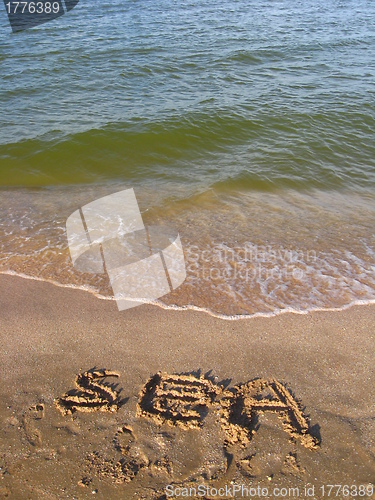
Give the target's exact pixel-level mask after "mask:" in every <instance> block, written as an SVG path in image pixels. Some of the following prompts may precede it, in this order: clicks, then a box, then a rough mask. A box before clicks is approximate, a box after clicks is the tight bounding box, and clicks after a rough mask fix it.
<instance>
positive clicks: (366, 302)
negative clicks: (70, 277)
mask: <svg viewBox="0 0 375 500" xmlns="http://www.w3.org/2000/svg"><path fill="white" fill-rule="evenodd" d="M1 274H4V275H9V276H16V277H19V278H22V279H28V280H31V281H40V282H45V283H50V284H52V285H54V286H57V287H59V288H68V289H73V290H80V291H83V292H87V293H90V294H91V295H94V296H95V297H96V298H98V299H100V300H110V301H114V300H115V297H113V296H112V297H107V296H104V295H101V294H100V293H97V292H96V291H95V290H93V289H92V288H91V287H90V286H84V285H72V284H62V283H58V282H57V281H54V280H51V279H44V278H38V277H33V276H28V275H26V274H24V273H17V272H14V271H0V275H1ZM139 301H140V302H142V300H139ZM144 304H145V305H151V306H155V307H159V308H161V309H164V310H166V311H195V312H202V313H204V314H208V315H209V316H212V317H214V318H218V319H222V320H225V321H238V320H250V319H254V318H272V317H275V316H280V315H282V314H297V315H307V314H310V313H313V312H319V311H320V312H340V311H346V310H348V309H351V308H352V307H355V306H368V305H373V304H375V299H369V300H354V301H352V302H350V303H349V304H345V305H343V306H340V307H311V308H307V309H303V310H300V309H294V308H292V307H288V308H285V309H277V310H275V311H269V312H255V313H252V314H229V315H227V314H221V313H218V312H215V311H213V310H212V309H209V308H206V307H199V306H196V305H193V304H187V305H184V306H177V305H167V304H163V303H162V302H160V301H146V300H145V301H144Z"/></svg>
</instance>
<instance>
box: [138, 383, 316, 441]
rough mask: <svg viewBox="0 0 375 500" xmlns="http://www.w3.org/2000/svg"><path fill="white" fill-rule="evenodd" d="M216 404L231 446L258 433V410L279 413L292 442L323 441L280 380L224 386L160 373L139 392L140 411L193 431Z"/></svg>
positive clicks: (158, 421)
mask: <svg viewBox="0 0 375 500" xmlns="http://www.w3.org/2000/svg"><path fill="white" fill-rule="evenodd" d="M214 406H215V407H217V408H218V409H219V411H220V424H221V428H222V430H223V431H224V434H225V439H226V444H227V445H233V444H237V443H238V444H240V445H241V446H246V445H247V444H248V443H249V442H250V440H251V437H252V435H253V434H255V432H256V431H255V427H256V425H255V424H256V414H257V413H258V412H266V411H271V412H275V413H277V414H278V416H279V417H280V419H281V421H282V424H283V427H284V430H285V431H286V432H287V433H288V434H289V436H290V437H291V438H292V439H293V440H295V439H299V440H300V442H301V443H302V445H303V446H305V447H306V448H310V449H313V448H316V447H317V446H318V445H319V443H318V440H317V438H315V437H314V436H313V435H312V434H311V428H310V426H309V420H308V418H307V417H306V416H305V415H304V413H303V411H302V408H301V405H300V403H299V402H298V401H297V400H296V399H295V398H294V397H293V396H292V394H291V393H290V392H289V390H288V389H287V388H286V387H285V386H284V385H283V384H281V383H280V382H278V381H277V380H265V379H255V380H252V381H250V382H247V383H246V384H242V385H239V386H236V387H233V388H232V389H229V390H224V389H223V388H222V387H220V386H217V385H215V384H213V383H212V382H211V381H209V380H207V379H205V378H203V377H201V378H197V377H194V376H193V375H170V374H167V373H157V374H156V375H154V376H153V377H151V378H150V379H149V380H148V381H147V383H146V385H145V386H144V388H143V389H142V390H141V392H140V393H139V400H138V405H137V415H138V416H140V417H146V418H150V419H152V420H154V421H155V422H156V423H157V424H162V423H164V422H165V423H168V424H169V425H177V426H179V427H181V428H184V429H192V428H199V427H201V426H202V424H203V420H204V418H205V416H206V415H207V413H208V410H209V409H210V408H211V407H214Z"/></svg>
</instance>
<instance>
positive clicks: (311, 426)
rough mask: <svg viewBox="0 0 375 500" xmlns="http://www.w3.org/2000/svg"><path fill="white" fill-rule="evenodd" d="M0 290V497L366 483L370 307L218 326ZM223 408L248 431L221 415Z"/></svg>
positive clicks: (151, 495)
mask: <svg viewBox="0 0 375 500" xmlns="http://www.w3.org/2000/svg"><path fill="white" fill-rule="evenodd" d="M0 286H1V290H2V292H3V293H2V294H1V297H0V310H1V322H0V335H1V350H0V356H1V359H0V367H1V380H2V384H1V391H0V401H1V404H0V415H1V422H2V430H1V441H0V478H1V479H0V497H1V498H3V497H4V498H6V497H7V498H17V499H24V498H25V499H29V498H32V499H34V498H35V499H39V498H51V499H52V498H53V499H54V498H56V499H57V498H76V499H81V498H82V499H84V498H92V496H93V494H94V495H96V498H113V499H117V498H122V499H124V498H145V499H157V498H160V499H161V498H165V497H164V496H163V495H165V494H166V487H167V485H172V486H171V488H172V487H173V488H177V489H175V490H174V491H176V492H177V496H178V495H180V496H181V494H182V492H183V490H182V489H180V490H178V488H183V487H191V486H192V485H193V486H195V487H197V486H198V485H206V486H210V487H212V488H219V487H220V486H225V485H233V484H235V485H245V486H247V487H249V486H250V485H251V486H252V487H258V486H261V487H263V488H268V489H269V491H270V492H271V489H272V488H274V487H280V488H282V487H285V488H290V487H298V488H300V491H301V492H302V491H303V488H304V487H305V485H309V487H312V486H314V488H315V490H314V497H315V498H321V497H323V494H322V489H321V486H322V485H327V484H342V485H344V484H346V485H349V486H351V485H357V486H358V487H359V486H360V485H365V486H366V487H368V485H370V484H373V483H374V481H375V460H374V456H375V409H374V399H375V389H374V387H375V373H374V369H373V367H374V365H375V351H374V335H375V314H374V311H375V308H374V306H356V307H352V308H350V309H348V310H345V311H340V312H314V313H309V314H306V315H296V314H289V313H288V314H283V315H279V316H275V317H271V318H253V319H247V320H239V321H224V320H221V319H217V318H214V317H211V316H209V315H207V314H204V313H201V312H194V311H171V310H163V309H160V308H158V307H156V306H149V305H145V306H141V307H138V308H135V309H132V310H130V311H125V312H122V313H120V312H118V310H117V308H116V304H115V302H113V301H110V300H100V299H98V298H96V297H95V296H93V295H91V294H89V293H86V292H84V291H81V290H73V289H67V288H62V287H57V286H54V285H52V284H49V283H45V282H38V281H34V280H27V279H21V278H19V277H14V276H6V275H3V276H1V277H0ZM90 370H91V372H89V373H91V374H94V375H91V379H92V380H91V379H90V380H91V382H90V380H88V379H87V376H88V375H87V374H86V379H85V378H84V377H85V376H84V375H82V374H84V373H85V372H87V371H90ZM95 370H96V371H97V372H96V375H95ZM100 370H112V371H115V372H116V377H114V376H111V374H110V373H109V375H108V376H107V377H104V375H105V374H106V373H105V372H103V371H100ZM159 372H161V375H159V378H157V377H156V378H155V377H154V376H155V375H156V374H158V373H159ZM79 374H81V375H82V376H81V379H76V377H77V376H78V375H79ZM172 375H174V376H175V378H173V376H172ZM95 377H97V378H95ZM152 377H154V378H152ZM255 379H259V380H260V382H259V381H258V382H251V383H250V384H248V385H247V386H246V390H245V389H244V387H245V385H243V384H245V383H247V382H249V381H254V380H255ZM147 382H149V384H148V388H147V387H145V384H146V383H147ZM257 383H258V385H259V383H260V385H259V387H260V389H259V391H258V392H257V393H256V394H255V392H256V387H255V386H256V384H257ZM276 383H277V384H279V385H278V386H276V385H272V384H276ZM90 384H91V385H90ZM152 384H154V386H152ZM163 384H164V390H165V391H166V392H165V394H164V393H163V394H161V393H160V391H159V393H158V387H159V389H160V388H163V387H162V386H163ZM241 384H242V385H241ZM156 386H158V387H156ZM182 386H183V389H181V387H182ZM236 387H237V388H236ZM277 387H279V389H278V388H277ZM282 388H284V389H282ZM74 389H75V391H74ZM142 390H143V397H144V399H143V402H142ZM85 391H86V392H85ZM147 391H148V393H149V394H148V396H147V394H146V393H147ZM150 391H151V392H150ZM178 391H182V392H181V394H182V393H183V396H181V398H180V400H179V399H178V398H179V396H178ZM184 391H185V392H184ZM236 391H237V392H236ZM241 391H242V392H241ZM246 391H248V392H247V393H246ZM249 391H250V392H249ZM251 391H253V393H252V394H250V393H251ZM254 391H255V392H254ZM278 391H279V392H280V391H285V394H286V395H287V397H286V399H285V398H284V396H282V397H279V396H277V394H279V392H278ZM94 393H95V394H94ZM151 393H152V394H151ZM240 393H241V394H240ZM69 394H70V396H69ZM72 394H73V399H72ZM74 394H76V396H74ZM93 394H94V396H95V397H96V400H95V401H99V402H98V404H97V405H96V406H95V402H94V399H95V397H94V396H93ZM145 394H146V396H147V397H148V400H147V397H146V396H145ZM158 394H159V396H158ZM197 394H198V396H196V395H197ZM228 394H229V396H228ZM236 394H237V397H238V398H241V397H242V399H237V403H235V404H242V405H243V410H244V412H245V413H246V412H247V413H246V415H247V417H249V415H250V414H251V416H252V417H251V418H252V419H253V420H252V422H250V421H249V418H250V417H249V418H248V420H246V419H245V420H244V419H242V420H241V419H239V420H238V418H237V417H238V415H237V417H236V415H235V412H232V414H229V413H230V411H229V410H230V408H232V407H231V406H230V405H231V404H233V398H234V397H235V395H236ZM275 394H276V396H275ZM283 394H284V393H283ZM77 395H78V396H77ZM74 397H76V398H78V399H74ZM80 397H81V399H79V398H80ZM85 397H86V400H88V401H89V402H90V401H91V402H90V404H88V403H87V402H86V403H85ZM157 397H159V403H160V402H161V403H162V404H164V407H163V405H162V404H161V406H160V405H159V410H157V411H156V410H155V408H156V406H155V405H156V403H157V401H156V399H155V398H157ZM194 397H197V398H198V399H199V398H200V401H198V403H199V404H198V406H199V405H200V406H199V407H200V409H201V410H202V411H201V410H200V411H199V412H196V413H195V417H192V416H191V415H192V413H190V414H189V411H191V408H193V406H194V404H195V403H194V401H195V400H194ZM228 397H229V399H228ZM59 398H60V399H59ZM64 398H65V399H64ZM69 398H70V399H69ZM106 398H107V399H106ZM152 398H154V399H152ZM163 398H164V399H163ZM184 398H185V399H184ZM189 398H190V399H189ZM231 398H232V399H231ZM275 398H276V399H275ZM103 400H104V403H103ZM276 400H277V401H276ZM58 401H60V408H59V407H58ZM74 401H75V403H74ZM100 401H101V403H100ZM223 401H224V403H223ZM225 401H227V402H228V401H230V404H229V406H228V405H227V407H225V404H226V403H225ZM241 401H242V403H241ZM257 401H258V402H259V401H260V402H261V403H262V404H263V406H262V405H261V404H260V403H259V404H260V406H259V405H258V406H256V405H257V404H258V403H257ZM275 401H276V403H275ZM195 402H197V401H195ZM271 403H272V404H271ZM64 404H65V406H64ZM294 404H295V408H294V409H293V408H292V406H293V405H294ZM147 405H148V406H147ZM152 405H154V406H152ZM165 405H167V406H168V405H170V408H169V407H168V408H166V407H165ZM173 405H177V406H176V409H177V411H176V412H175V413H173V411H170V410H171V407H172V406H173ZM178 405H180V407H179V406H178ZM181 405H182V407H184V410H183V411H185V410H186V411H187V413H186V415H185V417H186V418H185V417H184V419H183V418H182V417H181ZM189 405H190V406H189ZM246 405H247V406H246ZM251 405H253V409H251ZM254 405H255V406H254ZM264 405H265V406H264ZM267 405H268V406H267ZM277 405H279V408H278V407H277ZM283 405H284V406H283ZM285 405H286V406H285ZM288 405H289V406H288ZM287 406H288V407H287ZM64 408H65V411H64ZM179 408H180V409H179ZM223 408H227V410H228V408H229V410H228V411H227V410H225V411H227V413H225V411H223ZM246 408H247V409H246ZM163 411H166V412H165V413H163ZM153 412H154V413H153ZM228 412H229V413H228ZM244 412H243V414H245V413H244ZM293 412H294V413H293ZM296 412H297V413H298V415H300V417H298V415H297V413H296ZM173 415H174V416H173ZM288 415H289V416H288ZM293 415H294V416H295V415H297V417H298V418H301V419H304V420H303V422H304V423H302V424H301V423H300V424H298V425H299V426H298V425H297V423H296V422H297V420H298V418H297V417H296V418H297V420H293V419H294V416H293ZM289 417H290V418H289ZM236 418H237V420H236ZM288 418H289V424H290V425H289V427H288V422H286V421H285V419H288ZM225 419H226V420H225ZM224 420H225V422H226V423H224V425H223V421H224ZM230 425H232V427H231V429H232V430H231V431H228V428H229V427H228V426H230ZM246 425H248V428H246ZM293 426H294V427H293ZM304 426H305V427H304ZM292 427H293V428H292ZM228 432H229V433H228ZM306 436H307V437H309V439H310V438H311V439H310V445H311V443H312V444H313V446H310V445H306V439H305V438H306ZM311 440H312V441H311ZM168 491H172V490H168ZM368 491H370V490H368ZM213 492H214V493H215V491H214V490H213ZM208 493H209V492H208ZM177 496H176V497H177ZM211 496H212V495H211ZM300 496H302V493H300ZM326 496H327V494H326ZM233 497H234V498H241V494H240V493H238V494H237V493H236V495H235V496H233V495H232V498H233ZM310 497H311V496H310ZM201 498H210V497H209V496H208V495H206V496H201ZM228 498H230V496H229V497H228Z"/></svg>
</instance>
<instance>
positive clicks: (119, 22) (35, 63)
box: [0, 0, 375, 315]
mask: <svg viewBox="0 0 375 500" xmlns="http://www.w3.org/2000/svg"><path fill="white" fill-rule="evenodd" d="M7 22H8V21H7V16H6V13H5V9H3V8H2V7H1V10H0V81H1V86H0V187H1V191H0V271H1V272H14V273H17V274H22V275H25V276H28V277H32V278H39V279H49V280H52V281H54V282H56V283H59V284H62V285H72V284H74V285H76V286H83V287H88V288H90V289H92V290H94V291H95V292H96V293H100V294H103V295H106V294H107V295H108V294H110V290H109V288H108V283H107V282H106V280H105V277H103V276H82V275H79V274H78V273H77V272H76V271H74V270H73V269H72V266H71V262H70V259H69V252H68V249H67V242H66V233H65V220H66V218H67V217H68V216H69V215H70V213H72V212H73V211H74V210H76V209H77V207H78V206H80V205H82V204H84V203H87V202H89V201H92V200H93V199H96V198H98V197H99V196H101V195H104V194H109V193H111V192H115V191H119V190H121V189H124V188H129V187H133V188H134V189H135V190H136V193H137V196H138V198H139V201H140V205H141V206H142V210H143V212H144V216H145V217H146V218H147V217H149V219H150V222H152V223H154V222H157V223H159V224H164V223H165V224H169V225H173V226H174V227H175V228H176V229H178V230H179V231H180V233H181V236H182V239H183V243H184V248H185V251H186V256H187V258H190V261H191V262H190V268H189V269H190V272H189V273H188V279H187V282H186V283H185V285H183V287H181V290H180V291H179V292H178V293H177V294H176V295H173V296H169V297H168V299H166V303H168V304H169V305H178V306H196V307H202V308H206V309H209V310H210V311H213V312H215V313H220V314H226V315H231V314H250V315H251V314H255V313H270V312H275V311H276V312H278V311H282V310H287V309H293V310H298V311H305V310H309V309H311V308H326V307H344V306H346V305H348V304H351V303H353V302H356V301H369V300H375V276H374V274H375V236H374V235H375V194H374V188H375V159H374V158H375V5H374V2H373V1H372V0H356V1H354V0H345V1H344V0H332V1H331V2H323V1H321V0H315V1H312V0H307V1H291V0H280V1H277V2H276V1H265V0H261V1H255V0H249V1H244V0H232V1H225V2H224V1H213V0H203V1H200V2H197V1H192V0H189V1H187V2H173V1H171V0H161V1H160V2H150V1H138V0H131V1H121V2H120V1H119V0H114V1H113V2H107V1H104V2H97V1H92V2H90V3H88V2H84V1H83V0H81V1H80V3H79V4H78V6H77V7H76V8H75V9H73V10H72V11H71V12H69V13H68V14H66V15H64V16H62V17H61V18H59V19H57V20H55V21H53V22H49V23H46V24H44V25H41V26H40V27H38V28H34V29H31V30H27V31H24V32H20V33H17V34H12V33H11V30H10V27H9V26H8V24H7ZM247 247H249V248H250V247H251V248H253V250H254V249H256V251H257V255H260V254H261V253H262V252H263V254H264V252H266V254H264V255H266V257H264V258H263V260H261V259H259V258H258V257H256V258H255V257H254V255H255V254H254V253H253V254H252V257H251V258H250V261H251V262H250V263H249V262H247V261H246V258H245V260H244V258H243V255H244V254H243V252H241V251H240V249H242V250H243V249H244V248H247ZM197 248H198V251H197ZM223 248H226V249H227V250H228V249H232V253H231V255H232V257H233V249H234V248H236V249H237V250H236V252H237V253H238V258H237V257H236V255H235V258H232V259H229V258H227V257H225V258H224V259H222V260H221V261H220V262H219V263H218V259H217V258H216V257H217V254H218V253H220V252H219V249H223ZM236 252H235V254H236ZM274 252H276V253H274ZM285 252H296V253H294V254H293V255H294V257H295V259H294V261H293V262H292V263H291V262H290V259H289V260H288V255H292V254H288V253H285ZM311 252H315V254H314V255H315V256H316V259H315V260H313V261H312V260H311V255H313V254H312V253H311ZM229 253H230V252H229ZM197 255H198V257H197ZM208 255H210V257H209V258H208V260H207V262H206V261H205V259H206V257H207V256H208ZM226 255H229V254H228V252H227V254H226ZM240 255H242V257H241V258H240V257H239V256H240ZM215 256H216V257H215ZM215 258H216V260H215ZM210 259H211V260H210ZM238 260H239V261H240V262H238ZM260 260H261V263H262V265H261V267H260V268H259V263H260ZM194 266H195V267H194ZM241 266H242V271H244V270H245V271H246V270H247V274H246V272H245V274H243V272H242V274H241V273H239V271H238V269H239V267H241ZM212 269H216V271H215V273H216V274H215V273H214V274H212V272H211V270H212ZM296 269H297V270H298V269H300V271H301V272H300V274H298V273H297V274H293V272H295V271H296ZM249 270H251V273H252V274H251V276H250V277H249V273H248V272H249ZM271 270H272V272H271ZM267 273H268V274H267ZM296 276H297V278H296ZM298 277H300V278H298Z"/></svg>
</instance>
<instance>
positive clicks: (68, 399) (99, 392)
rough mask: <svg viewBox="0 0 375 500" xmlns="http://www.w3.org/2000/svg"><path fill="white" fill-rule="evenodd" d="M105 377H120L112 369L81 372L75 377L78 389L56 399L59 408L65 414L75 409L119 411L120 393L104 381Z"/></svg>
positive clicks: (82, 410) (84, 410)
mask: <svg viewBox="0 0 375 500" xmlns="http://www.w3.org/2000/svg"><path fill="white" fill-rule="evenodd" d="M105 377H119V374H118V373H117V372H114V371H111V370H91V371H87V372H84V373H80V374H79V375H78V376H77V377H76V379H75V386H76V389H73V390H72V391H69V392H67V393H65V394H63V396H61V397H60V398H58V399H57V400H55V404H56V406H57V408H58V409H59V410H60V411H61V413H62V414H63V415H68V414H72V413H74V412H75V411H81V412H92V411H109V412H115V411H117V410H118V407H119V394H118V392H117V391H116V390H114V389H112V388H111V387H109V386H108V385H105V384H104V383H103V379H104V378H105Z"/></svg>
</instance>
